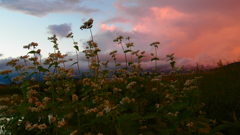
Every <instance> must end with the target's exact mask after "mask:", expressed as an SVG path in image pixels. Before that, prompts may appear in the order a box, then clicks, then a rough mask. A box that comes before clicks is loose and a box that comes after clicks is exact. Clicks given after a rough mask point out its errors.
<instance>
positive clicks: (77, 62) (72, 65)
mask: <svg viewBox="0 0 240 135" xmlns="http://www.w3.org/2000/svg"><path fill="white" fill-rule="evenodd" d="M77 63H78V62H74V63H73V64H72V65H71V66H73V65H75V64H77ZM71 66H70V67H71Z"/></svg>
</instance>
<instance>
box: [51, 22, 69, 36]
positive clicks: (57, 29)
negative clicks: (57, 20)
mask: <svg viewBox="0 0 240 135" xmlns="http://www.w3.org/2000/svg"><path fill="white" fill-rule="evenodd" d="M47 29H48V30H49V31H48V33H50V34H51V35H54V34H56V35H57V37H59V38H64V37H66V36H67V35H68V34H69V33H70V32H71V31H72V28H71V24H66V23H64V24H60V25H49V26H48V27H47Z"/></svg>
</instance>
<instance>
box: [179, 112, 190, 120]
mask: <svg viewBox="0 0 240 135" xmlns="http://www.w3.org/2000/svg"><path fill="white" fill-rule="evenodd" d="M192 114H193V111H192V110H184V111H180V112H179V114H178V120H185V119H188V118H189V117H191V115H192Z"/></svg>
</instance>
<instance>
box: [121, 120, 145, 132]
mask: <svg viewBox="0 0 240 135" xmlns="http://www.w3.org/2000/svg"><path fill="white" fill-rule="evenodd" d="M140 126H141V125H140V123H139V122H138V121H127V122H125V123H122V124H120V128H121V129H120V130H122V133H123V134H124V135H137V132H138V131H139V128H140Z"/></svg>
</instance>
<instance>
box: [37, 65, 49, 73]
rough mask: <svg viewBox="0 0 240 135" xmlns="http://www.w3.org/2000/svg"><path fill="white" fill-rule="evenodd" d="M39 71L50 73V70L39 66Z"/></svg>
mask: <svg viewBox="0 0 240 135" xmlns="http://www.w3.org/2000/svg"><path fill="white" fill-rule="evenodd" d="M38 70H39V71H40V72H49V70H48V69H46V68H43V67H42V66H38Z"/></svg>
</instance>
